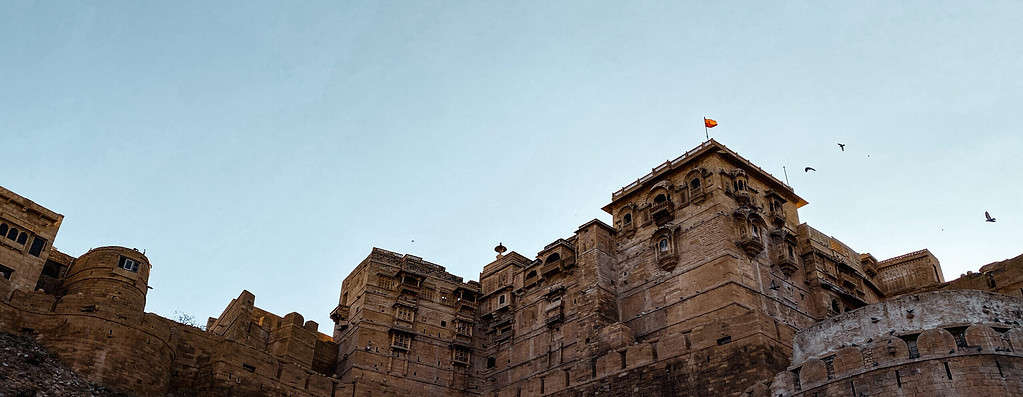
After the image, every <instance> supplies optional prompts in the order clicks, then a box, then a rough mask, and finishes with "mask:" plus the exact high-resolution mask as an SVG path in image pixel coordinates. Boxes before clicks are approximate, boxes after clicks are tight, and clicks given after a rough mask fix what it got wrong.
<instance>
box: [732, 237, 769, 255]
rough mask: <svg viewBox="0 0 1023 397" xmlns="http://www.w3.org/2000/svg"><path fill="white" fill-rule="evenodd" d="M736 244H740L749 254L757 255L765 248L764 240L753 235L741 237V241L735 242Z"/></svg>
mask: <svg viewBox="0 0 1023 397" xmlns="http://www.w3.org/2000/svg"><path fill="white" fill-rule="evenodd" d="M735 245H737V246H739V248H741V249H742V250H743V251H744V252H746V255H749V256H756V255H757V254H759V253H760V252H761V251H763V250H764V240H763V239H761V238H760V237H756V236H752V235H745V236H742V237H741V238H739V241H736V242H735Z"/></svg>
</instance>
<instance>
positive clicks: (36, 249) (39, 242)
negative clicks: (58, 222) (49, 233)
mask: <svg viewBox="0 0 1023 397" xmlns="http://www.w3.org/2000/svg"><path fill="white" fill-rule="evenodd" d="M44 246H46V239H45V238H42V237H39V236H36V237H35V238H33V239H32V247H30V248H29V249H28V253H29V255H32V256H39V255H40V254H42V253H43V247H44Z"/></svg>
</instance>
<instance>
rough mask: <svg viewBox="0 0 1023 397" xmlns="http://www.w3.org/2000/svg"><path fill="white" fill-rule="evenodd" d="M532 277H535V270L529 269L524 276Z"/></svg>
mask: <svg viewBox="0 0 1023 397" xmlns="http://www.w3.org/2000/svg"><path fill="white" fill-rule="evenodd" d="M533 277H536V270H533V271H530V272H529V273H528V274H526V278H533Z"/></svg>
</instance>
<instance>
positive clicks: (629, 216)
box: [622, 214, 632, 225]
mask: <svg viewBox="0 0 1023 397" xmlns="http://www.w3.org/2000/svg"><path fill="white" fill-rule="evenodd" d="M622 222H623V223H625V224H626V225H628V224H630V223H632V214H625V217H624V218H623V220H622Z"/></svg>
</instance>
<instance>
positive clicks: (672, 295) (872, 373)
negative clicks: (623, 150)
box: [0, 140, 1023, 397]
mask: <svg viewBox="0 0 1023 397" xmlns="http://www.w3.org/2000/svg"><path fill="white" fill-rule="evenodd" d="M0 196H2V197H0V199H2V200H0V210H2V212H0V221H2V222H0V223H3V224H6V225H17V227H18V232H17V233H16V234H15V235H13V240H12V239H10V238H8V236H7V235H4V236H0V265H5V267H3V268H0V272H2V273H3V274H4V275H5V277H3V278H0V330H7V331H11V332H26V333H31V334H34V335H36V337H37V339H38V340H39V341H40V342H41V343H43V344H44V345H46V346H47V347H48V348H50V349H51V350H52V351H53V352H54V353H55V354H57V355H58V356H59V357H60V358H61V360H63V361H64V362H65V363H67V364H68V365H69V366H71V367H72V368H74V369H75V370H78V371H79V372H81V373H82V374H84V375H86V376H88V377H89V379H90V380H92V381H95V382H103V383H106V384H108V385H110V386H112V387H114V388H118V389H121V390H124V391H128V392H131V393H134V394H137V395H141V396H163V395H166V394H168V393H172V394H175V395H196V396H223V395H253V396H255V395H264V396H310V397H311V396H324V397H325V396H331V397H334V396H407V395H445V396H508V397H513V396H514V397H523V396H540V395H555V396H566V397H568V396H572V397H575V396H580V395H615V396H625V395H663V396H675V395H742V394H744V395H762V394H763V393H766V392H767V391H768V390H770V391H772V393H774V395H778V394H781V395H786V394H785V393H797V394H798V393H804V392H807V390H806V389H805V388H807V387H809V388H812V389H814V390H818V391H827V394H833V393H832V392H834V394H843V395H844V394H848V393H849V392H853V390H852V389H855V392H853V394H857V393H860V392H863V393H866V394H868V395H897V394H899V393H908V392H907V391H906V390H917V389H912V388H913V387H918V386H915V385H919V390H920V391H922V392H933V393H936V394H938V395H941V394H943V393H945V394H947V392H948V391H950V390H959V389H956V387H958V386H956V387H952V386H948V384H949V383H952V381H951V380H950V379H949V377H952V378H955V377H957V376H963V377H966V378H965V379H967V380H968V381H970V382H974V383H978V384H985V385H988V386H991V387H992V388H995V387H1004V388H1005V390H1015V389H1013V387H1016V386H1015V385H1014V384H1010V383H1011V382H1010V381H1001V380H1000V379H1007V378H1003V377H1002V376H1006V377H1007V376H1010V375H1012V374H1015V372H1013V371H1016V370H1015V368H1020V365H1019V364H1018V363H1015V359H1016V353H1015V352H1014V351H1013V349H1018V348H1019V346H1023V336H1021V335H1023V334H1021V331H1020V330H1019V326H1020V324H1021V322H1023V318H1020V314H1019V313H1020V311H1019V309H1020V308H1019V301H1020V299H1019V298H1018V297H1014V298H1010V297H1007V296H1004V295H992V294H987V293H980V292H962V293H957V292H951V291H942V292H937V293H934V294H923V293H921V292H925V291H934V290H960V289H984V290H989V291H995V292H1000V293H1007V294H1013V295H1014V296H1018V295H1019V294H1020V293H1023V289H1020V286H1023V260H1019V259H1020V258H1016V259H1013V260H1009V261H1004V262H999V263H996V264H992V265H988V266H985V267H984V268H982V270H983V274H980V275H976V274H968V275H967V276H965V277H964V278H961V279H959V280H953V281H951V282H944V278H943V275H942V273H941V268H940V265H939V264H938V261H937V259H936V258H934V256H933V255H932V254H931V253H930V252H929V251H927V250H921V251H916V252H912V253H909V254H906V255H901V256H898V257H895V258H891V259H888V260H882V261H878V260H877V259H875V258H874V257H873V256H872V255H870V254H868V253H859V252H856V251H855V250H853V249H852V248H851V247H849V246H847V245H846V244H844V243H843V242H841V241H840V240H838V239H837V238H835V237H832V236H828V235H827V234H825V233H823V232H821V231H819V230H817V229H815V228H813V227H811V226H809V225H807V224H805V223H800V221H799V214H798V208H799V207H801V206H802V205H805V204H806V202H805V200H803V199H802V198H800V197H799V196H798V195H796V194H795V192H793V191H792V189H791V188H790V187H789V186H787V185H786V184H784V183H782V182H781V181H779V180H778V179H777V178H775V177H773V176H771V175H769V174H767V173H766V172H764V171H763V170H762V169H760V168H759V167H757V166H755V165H753V164H752V163H750V162H749V161H748V160H746V159H744V158H742V157H741V156H739V155H738V154H737V153H735V152H733V151H731V150H730V149H728V148H727V147H725V146H723V145H721V144H719V143H717V142H716V141H713V140H711V141H708V142H705V143H703V144H701V145H700V146H698V147H696V148H694V149H692V150H690V151H688V152H686V153H685V154H684V155H683V156H681V157H679V158H677V159H675V160H672V161H668V162H665V163H663V164H661V165H659V166H657V167H655V168H653V169H652V170H651V173H650V174H648V175H645V176H643V177H641V178H640V179H638V180H636V181H635V182H633V183H631V184H629V185H628V186H626V187H624V188H622V189H621V190H619V191H617V192H614V193H613V194H612V196H611V202H610V203H609V204H607V205H606V206H604V208H603V210H604V211H606V212H608V213H609V214H610V215H611V223H610V224H606V223H604V222H601V221H599V220H596V219H595V220H592V221H590V222H587V223H585V224H583V225H582V226H580V227H579V228H578V229H576V230H575V231H574V233H572V234H571V235H569V236H566V237H564V238H557V239H555V240H554V241H552V242H551V243H550V244H548V245H546V246H545V247H543V249H542V250H540V251H539V252H537V253H536V255H535V256H533V255H530V256H529V257H527V256H525V255H521V254H519V253H516V252H506V249H504V247H503V246H502V247H499V248H501V249H499V250H498V251H499V254H498V256H497V258H496V259H495V260H494V261H492V262H491V263H488V264H486V265H484V266H483V268H482V271H481V273H480V275H479V280H480V281H479V282H476V281H465V280H463V279H462V278H461V277H459V276H456V275H453V274H450V273H448V272H447V271H446V270H445V268H444V267H443V266H440V265H437V264H434V263H430V262H429V261H426V260H423V258H420V257H417V256H414V255H411V254H399V253H395V252H391V251H387V250H384V249H379V248H373V249H372V250H371V252H370V253H369V255H368V256H367V257H366V259H365V260H363V261H362V262H361V263H360V264H359V265H358V266H357V267H356V268H355V270H353V271H352V273H351V274H349V275H348V276H347V277H346V278H345V280H344V282H343V283H342V285H341V294H340V297H339V299H338V303H337V305H336V306H334V307H333V310H331V313H330V317H331V319H332V321H333V324H332V330H331V331H329V333H330V335H327V334H324V333H320V332H319V327H320V324H317V323H316V322H314V321H306V320H305V319H304V317H303V316H302V315H301V314H299V313H288V314H286V315H284V316H278V315H275V314H273V313H269V312H267V311H265V310H262V309H260V308H258V307H256V306H255V296H254V295H253V294H251V293H249V292H247V291H242V293H241V294H240V295H239V296H238V298H236V299H234V300H232V301H231V302H230V303H229V304H228V305H227V307H226V308H225V309H224V311H223V313H222V314H221V315H220V316H218V317H216V318H210V319H209V321H208V322H207V323H206V329H205V330H202V329H199V328H196V327H192V326H189V325H185V324H180V323H176V322H174V321H171V320H168V319H165V318H162V317H159V316H156V315H154V314H150V313H144V307H145V299H146V293H147V291H148V282H149V277H150V271H151V270H152V266H151V264H150V263H149V261H148V259H147V258H146V257H145V255H144V254H143V253H140V252H138V251H136V250H133V249H128V248H124V247H101V248H97V249H94V250H91V251H89V252H87V253H85V254H83V255H82V256H80V257H78V258H75V257H72V256H69V255H66V254H63V253H61V252H59V251H57V250H56V249H52V248H51V247H50V246H49V244H50V242H52V240H53V238H54V237H55V236H56V233H57V228H58V227H59V225H60V222H61V220H62V219H63V217H62V216H60V215H59V214H56V213H53V212H52V211H50V210H47V209H45V208H42V207H40V206H38V205H37V204H35V203H32V202H31V201H29V200H27V199H24V198H22V197H20V196H17V195H16V194H14V193H12V192H9V191H7V190H0ZM7 227H8V229H10V228H11V227H12V226H7ZM23 230H24V231H25V232H26V244H21V243H19V242H18V239H19V237H20V235H21V232H22V231H23ZM29 234H31V235H29ZM30 237H31V238H35V237H39V238H40V240H39V241H40V243H38V244H37V245H38V250H36V249H34V248H32V246H33V242H34V241H36V240H31V239H30ZM44 258H45V259H44ZM1021 258H1023V257H1021ZM11 266H13V267H14V268H12V267H11ZM7 275H10V277H9V278H10V281H8V280H7V278H8V277H7ZM903 292H913V293H914V295H907V296H904V297H896V296H897V295H898V294H900V293H903ZM960 345H961V346H960ZM985 355H991V356H985ZM974 356H976V357H974ZM945 359H947V362H948V363H949V364H948V365H949V366H948V369H947V370H946V367H945V365H944V364H939V363H941V362H942V361H936V360H945ZM992 360H993V361H992ZM936 365H937V367H936ZM971 365H974V366H971ZM991 365H994V367H993V368H994V370H992V367H991ZM999 371H1001V372H999ZM942 374H945V375H944V376H945V378H944V380H942V379H943V378H941V376H939V375H942ZM948 374H951V375H948ZM996 374H998V375H996ZM1006 374H1008V375H1006ZM996 376H998V377H997V378H996ZM772 379H773V380H774V383H773V384H770V387H768V383H769V381H771V380H772ZM1016 379H1018V377H1017V378H1016ZM902 380H906V382H902ZM841 381H848V382H846V383H843V384H841V385H839V383H840V382H841ZM892 382H895V383H894V384H895V385H896V386H895V387H894V388H893V387H892V386H891V385H892V384H893V383H892ZM900 382H902V383H900ZM899 385H901V386H899ZM940 385H945V386H940ZM842 388H845V389H842ZM839 390H842V391H841V392H839ZM992 390H993V389H992Z"/></svg>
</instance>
